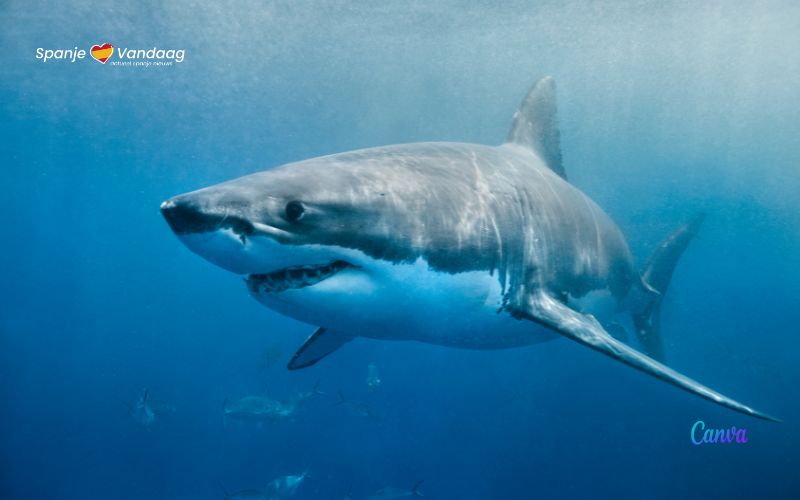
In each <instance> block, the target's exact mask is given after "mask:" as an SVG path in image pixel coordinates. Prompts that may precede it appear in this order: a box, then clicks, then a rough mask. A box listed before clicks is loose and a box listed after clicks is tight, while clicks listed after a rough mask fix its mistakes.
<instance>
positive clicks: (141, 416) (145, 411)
mask: <svg viewBox="0 0 800 500" xmlns="http://www.w3.org/2000/svg"><path fill="white" fill-rule="evenodd" d="M148 393H149V391H148V390H147V389H145V390H144V392H143V393H142V397H140V398H139V400H138V401H136V403H135V404H134V405H133V407H132V408H129V410H130V415H131V418H133V420H134V421H135V422H136V423H137V424H139V425H141V426H142V427H150V426H151V425H152V424H153V422H154V421H155V419H156V414H155V412H153V409H152V408H151V407H150V404H149V403H148V402H147V395H148Z"/></svg>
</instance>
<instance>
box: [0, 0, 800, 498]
mask: <svg viewBox="0 0 800 500" xmlns="http://www.w3.org/2000/svg"><path fill="white" fill-rule="evenodd" d="M698 3H699V2H688V1H686V2H657V1H652V2H648V1H635V2H633V1H632V2H574V1H567V2H536V3H535V5H534V2H511V3H509V4H506V5H505V6H503V7H502V8H500V7H496V6H494V2H477V3H467V2H455V1H453V2H436V5H435V6H434V5H430V3H429V2H422V1H412V2H393V3H392V2H385V3H381V4H380V5H378V4H376V5H375V6H372V7H367V6H364V5H362V6H357V5H354V4H351V3H349V2H318V3H312V2H305V1H299V2H298V1H290V0H287V1H276V2H258V1H248V0H235V1H233V2H225V3H224V4H223V3H219V5H206V4H205V3H203V2H192V1H188V0H179V1H175V2H135V1H123V2H116V3H115V2H97V1H92V2H89V1H65V2H52V3H51V4H50V5H43V4H31V2H23V1H18V0H6V1H4V2H0V49H1V50H0V53H1V54H2V56H0V57H2V59H0V116H2V120H0V159H1V160H0V161H2V165H3V166H2V170H0V186H2V187H1V188H0V189H1V190H0V213H2V218H1V219H0V220H2V245H0V276H1V277H2V283H3V284H2V295H0V299H1V303H2V306H0V307H1V309H0V424H2V425H1V426H0V429H1V430H2V432H0V497H1V498H3V499H22V498H25V499H28V498H37V499H38V498H48V499H49V498H53V499H72V498H81V499H94V498H114V499H133V498H151V499H162V498H163V499H206V498H208V499H213V498H222V496H223V494H222V492H221V491H220V485H222V486H224V487H225V488H226V489H228V490H236V489H243V488H263V487H264V485H265V484H266V483H267V482H268V481H270V480H272V479H274V478H276V477H280V476H284V475H287V474H299V473H301V472H302V471H304V470H308V471H309V472H310V474H311V477H310V478H309V479H307V480H306V481H305V482H304V483H303V484H302V485H301V486H300V488H299V489H298V490H297V493H296V495H295V496H294V497H293V498H296V499H298V500H302V499H342V498H344V496H345V493H346V492H347V489H348V487H349V486H350V485H352V490H353V497H354V498H356V499H360V498H365V497H366V496H368V495H369V494H370V493H371V492H374V491H375V490H378V489H379V488H382V487H385V486H394V487H398V488H405V489H410V488H411V486H412V485H413V484H414V483H415V482H416V481H418V480H425V482H424V483H423V485H422V491H423V492H424V493H425V494H426V495H428V496H429V497H430V498H442V499H529V498H530V499H534V498H535V499H539V498H587V497H588V498H603V497H605V498H612V497H613V498H619V497H631V498H676V497H680V498H770V497H771V498H800V478H798V475H797V470H798V469H799V468H800V452H798V446H800V437H798V431H800V427H798V416H800V403H798V398H797V394H798V393H797V386H798V381H800V363H798V362H800V340H798V328H797V326H796V325H797V312H798V306H800V294H799V293H798V281H800V258H799V257H798V256H799V255H800V210H798V206H799V205H800V140H798V137H800V98H799V97H800V96H799V95H798V89H800V58H798V57H797V54H798V53H800V7H799V6H798V5H797V4H796V3H795V2H789V1H785V2H780V1H775V2H750V1H748V2H721V1H720V2H704V3H703V4H704V5H703V6H698V5H696V4H698ZM106 41H109V42H112V43H113V44H115V45H116V46H118V47H120V46H128V47H142V48H151V47H153V46H157V47H159V48H183V49H185V50H186V57H185V60H184V61H183V62H182V63H180V64H176V65H174V66H172V67H160V68H155V67H151V68H132V67H114V66H110V65H108V64H106V65H101V64H99V63H97V62H95V61H93V60H91V59H86V60H82V61H76V62H75V63H70V62H68V61H63V60H62V61H48V62H47V63H43V62H42V61H41V60H37V59H36V57H35V52H36V48H39V47H42V48H52V49H56V48H72V47H74V46H79V47H80V48H83V49H88V48H89V47H90V46H91V45H93V44H100V43H103V42H106ZM548 74H549V75H553V76H554V77H555V78H556V81H557V83H558V94H559V113H560V119H561V133H562V139H563V140H562V143H563V153H564V159H565V166H566V168H567V171H568V173H569V176H570V180H571V181H572V182H573V183H574V184H576V185H577V186H579V187H580V188H581V189H583V190H584V191H585V192H587V193H588V194H589V195H590V196H592V197H593V198H594V199H595V200H596V201H597V202H598V203H599V204H600V205H602V206H603V207H604V208H605V209H606V210H607V211H608V212H609V213H610V214H611V215H612V216H613V217H614V218H615V220H616V221H617V222H618V223H619V224H620V226H621V227H622V229H623V230H624V231H625V233H626V235H627V237H628V239H629V242H630V244H631V247H632V250H633V252H634V254H635V255H636V256H637V257H638V258H639V259H640V260H641V259H644V258H646V256H647V255H648V253H649V252H650V251H651V250H652V249H653V248H654V246H655V245H656V244H657V242H658V241H659V240H660V239H661V238H662V237H663V236H664V235H665V234H667V233H668V232H669V231H670V230H671V229H672V228H674V227H676V226H677V225H679V224H680V223H682V222H684V221H685V220H687V219H688V218H689V217H691V216H692V215H693V214H695V213H697V212H700V211H704V212H706V213H707V214H708V217H707V219H706V222H705V225H704V227H703V228H702V231H701V234H700V235H699V237H698V238H697V240H696V241H694V242H693V243H692V245H691V247H690V248H689V250H688V251H687V253H686V255H685V256H684V257H683V259H682V261H681V263H680V265H679V266H678V269H677V271H676V274H675V277H674V279H673V282H672V285H671V288H670V291H669V294H668V295H667V297H666V299H665V305H664V310H663V314H662V319H663V331H664V335H665V337H666V342H667V355H668V358H669V361H670V364H671V365H672V366H673V367H675V368H677V369H679V370H681V371H683V372H685V373H687V374H689V375H691V376H693V377H695V378H697V379H699V380H701V381H703V382H705V383H707V384H709V385H710V386H712V387H714V388H716V389H719V390H720V391H722V392H723V393H726V394H729V395H731V396H733V397H735V398H737V399H740V400H742V401H744V402H745V403H747V404H751V405H753V406H754V407H756V408H759V409H761V410H764V411H767V412H769V413H771V414H774V415H777V416H779V417H781V418H782V419H784V420H785V422H784V423H782V424H774V423H769V422H763V421H759V420H755V419H752V418H748V417H746V416H743V415H739V414H736V413H733V412H731V411H728V410H726V409H724V408H721V407H718V406H715V405H712V404H710V403H708V402H706V401H703V400H701V399H699V398H696V397H693V396H691V395H688V394H686V393H684V392H681V391H678V390H676V389H674V388H673V387H670V386H668V385H667V384H664V383H661V382H659V381H656V380H653V379H651V378H649V377H647V376H645V375H643V374H640V373H638V372H635V371H634V370H631V369H630V368H627V367H625V366H622V365H620V364H619V363H616V362H614V361H612V360H610V359H607V358H605V357H602V356H600V355H598V354H597V353H594V352H591V351H589V350H587V349H585V348H582V347H580V346H578V345H576V344H574V343H571V342H566V341H556V342H551V343H547V344H543V345H539V346H535V347H530V348H524V349H516V350H508V351H495V352H469V351H462V350H455V349H447V348H443V347H436V346H431V345H423V344H415V343H402V342H394V343H392V342H378V341H368V340H359V341H355V342H352V343H351V344H349V345H347V346H345V347H344V348H342V349H341V351H339V352H337V353H335V354H333V355H332V356H330V357H329V358H328V359H325V360H324V361H323V362H321V363H319V364H318V365H317V366H314V367H312V368H309V369H307V370H301V371H297V372H288V371H287V370H285V368H284V366H285V363H286V362H287V361H288V359H289V358H290V356H291V355H292V353H293V352H294V350H295V349H296V348H297V347H298V346H299V345H300V344H301V343H302V341H303V339H304V338H305V336H306V335H308V334H309V333H310V331H311V328H310V327H309V326H307V325H303V324H300V323H297V322H295V321H292V320H289V319H287V318H284V317H281V316H279V315H277V314H276V313H273V312H271V311H269V310H267V309H265V308H263V307H262V306H260V305H259V304H257V303H256V302H255V301H253V300H252V299H250V298H249V297H248V296H247V294H246V292H245V289H244V286H243V284H242V283H241V280H240V278H238V277H236V276H235V275H232V274H229V273H227V272H225V271H223V270H221V269H219V268H216V267H214V266H212V265H211V264H209V263H207V262H205V261H203V260H202V259H200V258H199V257H197V256H195V255H193V254H191V253H190V252H189V251H188V250H187V249H186V248H185V247H183V246H182V245H181V244H180V243H179V242H178V241H177V239H176V238H175V237H174V235H172V234H171V232H170V230H169V228H168V227H167V225H166V224H165V223H164V221H163V220H162V218H161V216H160V214H159V211H158V206H159V203H160V202H161V201H162V200H164V199H166V198H168V197H170V196H172V195H175V194H178V193H182V192H185V191H188V190H192V189H196V188H199V187H203V186H206V185H209V184H212V183H215V182H219V181H222V180H226V179H229V178H233V177H236V176H239V175H243V174H245V173H250V172H254V171H258V170H261V169H264V168H269V167H271V166H275V165H279V164H282V163H285V162H288V161H293V160H299V159H304V158H308V157H313V156H318V155H322V154H327V153H333V152H338V151H344V150H350V149H355V148H359V147H367V146H374V145H381V144H392V143H402V142H413V141H420V140H457V141H465V142H479V143H487V144H497V143H499V142H501V141H502V139H503V138H504V137H505V134H506V132H507V129H508V127H509V125H510V122H511V116H512V114H513V112H514V111H515V109H516V105H517V104H518V102H519V100H520V99H521V98H522V96H523V95H524V92H525V91H526V90H527V88H528V86H529V85H530V84H531V83H532V82H533V81H535V80H536V79H538V78H540V77H542V76H544V75H548ZM435 312H436V304H435V303H434V304H430V313H431V314H435ZM276 357H277V361H274V359H275V358H276ZM369 363H374V364H375V365H376V367H377V368H378V370H379V373H380V376H381V379H382V385H381V386H380V388H379V389H378V390H377V391H375V392H374V393H370V392H369V391H368V388H367V384H366V378H367V365H368V364H369ZM316 381H320V387H321V389H322V390H323V391H325V392H326V393H327V395H324V396H319V397H315V398H313V399H312V400H310V401H309V403H308V404H307V405H306V406H305V407H303V408H302V409H301V411H300V412H298V414H297V416H296V418H295V419H294V420H293V421H283V422H276V423H274V424H271V425H265V426H263V428H261V429H259V428H258V427H257V426H247V425H235V426H234V425H229V426H223V421H222V405H223V401H224V400H225V399H226V398H231V397H237V396H242V395H245V394H251V393H263V392H266V391H268V392H269V394H271V395H273V396H274V397H288V396H290V395H291V394H293V393H296V392H298V391H301V390H309V389H310V388H311V387H312V386H313V385H314V383H315V382H316ZM145 387H146V388H148V389H149V391H150V394H151V395H152V397H153V398H155V399H158V400H160V401H162V402H167V403H169V404H170V405H173V406H174V409H175V411H174V412H173V413H171V414H167V415H164V416H158V417H157V418H156V420H155V422H154V423H153V425H151V426H150V427H149V428H143V427H141V426H139V425H137V424H136V422H135V421H133V419H132V418H131V417H130V416H129V415H128V414H127V413H128V411H127V407H126V404H131V403H133V402H135V401H136V399H137V398H138V397H139V396H140V394H141V392H142V389H143V388H145ZM337 390H342V391H343V392H344V393H345V395H346V396H347V397H348V398H352V399H353V400H360V401H367V402H369V403H370V404H371V405H372V407H373V408H374V409H375V411H376V412H378V413H379V414H380V419H379V420H369V419H364V418H360V417H358V416H353V415H351V414H349V413H348V412H347V411H346V409H345V408H344V407H343V406H341V405H339V406H337V405H334V403H335V402H336V396H335V394H336V392H337ZM699 419H702V420H704V421H705V422H707V423H709V424H710V425H713V426H715V427H730V426H737V427H744V428H746V429H747V432H748V438H749V441H748V442H747V443H746V444H745V445H705V446H694V445H692V443H691V442H690V439H689V430H690V427H691V425H692V424H693V423H694V422H695V421H696V420H699Z"/></svg>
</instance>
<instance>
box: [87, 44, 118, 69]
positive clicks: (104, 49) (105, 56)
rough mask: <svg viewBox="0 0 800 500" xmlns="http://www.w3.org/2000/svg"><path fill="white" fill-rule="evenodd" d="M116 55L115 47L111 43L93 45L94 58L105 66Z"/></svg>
mask: <svg viewBox="0 0 800 500" xmlns="http://www.w3.org/2000/svg"><path fill="white" fill-rule="evenodd" d="M113 54H114V46H113V45H111V44H110V43H104V44H103V45H92V57H94V58H95V59H97V60H98V61H100V62H101V63H103V64H105V63H106V61H108V60H109V59H110V58H111V56H112V55H113Z"/></svg>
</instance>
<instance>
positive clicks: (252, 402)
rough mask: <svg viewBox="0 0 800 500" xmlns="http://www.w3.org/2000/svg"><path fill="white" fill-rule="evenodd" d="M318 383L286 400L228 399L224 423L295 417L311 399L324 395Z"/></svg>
mask: <svg viewBox="0 0 800 500" xmlns="http://www.w3.org/2000/svg"><path fill="white" fill-rule="evenodd" d="M324 394H325V393H324V392H322V391H321V390H320V389H319V382H317V383H316V384H315V385H314V387H313V388H312V389H311V390H310V391H300V392H298V393H296V394H294V395H292V396H291V397H290V398H288V399H285V400H279V399H272V398H270V397H268V396H259V395H250V396H244V397H241V398H239V399H235V400H233V401H228V400H227V399H226V400H225V401H224V402H223V404H222V413H223V423H224V424H226V425H227V422H228V420H238V421H241V422H255V423H257V424H262V423H263V422H270V423H271V422H277V421H280V420H286V419H289V418H291V417H293V416H294V415H295V414H296V413H297V411H298V410H299V409H300V407H301V406H303V405H304V404H305V403H306V402H307V401H308V400H309V399H311V398H312V397H313V396H316V395H324Z"/></svg>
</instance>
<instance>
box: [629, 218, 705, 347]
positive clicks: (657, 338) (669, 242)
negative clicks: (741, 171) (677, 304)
mask: <svg viewBox="0 0 800 500" xmlns="http://www.w3.org/2000/svg"><path fill="white" fill-rule="evenodd" d="M704 218H705V214H700V215H698V216H697V217H695V218H694V219H692V220H691V221H690V222H688V223H686V224H684V225H682V226H680V227H679V228H678V229H676V230H675V231H673V232H672V233H671V234H670V235H669V236H667V237H666V238H665V239H664V240H662V241H661V243H659V245H658V248H656V250H655V251H654V252H653V254H652V255H651V256H650V258H649V259H648V260H647V263H646V264H645V265H644V267H643V268H642V271H641V281H642V283H641V288H642V289H643V293H642V296H643V297H644V299H643V300H638V301H637V302H638V305H637V306H636V307H634V309H633V313H632V318H633V325H634V328H635V329H636V337H637V338H638V339H639V344H640V345H641V347H642V349H643V350H644V352H646V353H647V355H648V356H650V357H651V358H654V359H657V360H659V361H663V360H664V344H663V341H662V339H661V327H660V324H661V321H660V315H661V301H662V300H663V299H664V295H665V294H666V293H667V288H669V282H670V280H671V279H672V273H673V272H674V271H675V266H676V265H677V264H678V260H680V258H681V255H683V252H684V250H686V247H688V246H689V242H690V241H692V238H694V235H695V234H697V232H698V231H699V230H700V225H701V224H702V223H703V219H704Z"/></svg>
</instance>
